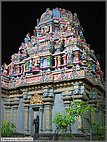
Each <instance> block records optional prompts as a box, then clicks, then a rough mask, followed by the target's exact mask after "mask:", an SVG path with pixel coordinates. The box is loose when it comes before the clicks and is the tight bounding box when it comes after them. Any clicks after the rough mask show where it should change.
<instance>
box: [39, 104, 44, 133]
mask: <svg viewBox="0 0 107 142" xmlns="http://www.w3.org/2000/svg"><path fill="white" fill-rule="evenodd" d="M39 113H40V132H42V131H43V107H40V108H39Z"/></svg>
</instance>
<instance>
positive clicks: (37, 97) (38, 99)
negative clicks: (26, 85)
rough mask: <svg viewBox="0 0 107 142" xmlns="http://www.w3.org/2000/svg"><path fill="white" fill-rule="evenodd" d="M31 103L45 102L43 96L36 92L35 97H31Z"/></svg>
mask: <svg viewBox="0 0 107 142" xmlns="http://www.w3.org/2000/svg"><path fill="white" fill-rule="evenodd" d="M30 104H43V101H42V96H41V95H38V94H35V95H34V96H33V97H31V100H30Z"/></svg>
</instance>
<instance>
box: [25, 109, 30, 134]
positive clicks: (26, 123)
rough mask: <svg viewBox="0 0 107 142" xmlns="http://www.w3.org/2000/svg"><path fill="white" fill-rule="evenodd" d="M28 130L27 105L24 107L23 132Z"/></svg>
mask: <svg viewBox="0 0 107 142" xmlns="http://www.w3.org/2000/svg"><path fill="white" fill-rule="evenodd" d="M28 131H29V107H28V106H25V107H24V132H25V133H28Z"/></svg>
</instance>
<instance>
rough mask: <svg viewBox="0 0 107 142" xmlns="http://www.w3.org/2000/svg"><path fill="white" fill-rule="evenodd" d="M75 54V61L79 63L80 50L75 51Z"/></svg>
mask: <svg viewBox="0 0 107 142" xmlns="http://www.w3.org/2000/svg"><path fill="white" fill-rule="evenodd" d="M74 55H75V62H76V63H79V58H80V52H79V51H74Z"/></svg>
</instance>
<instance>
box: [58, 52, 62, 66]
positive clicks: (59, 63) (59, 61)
mask: <svg viewBox="0 0 107 142" xmlns="http://www.w3.org/2000/svg"><path fill="white" fill-rule="evenodd" d="M60 65H61V57H60V55H59V56H58V67H59V66H60Z"/></svg>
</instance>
